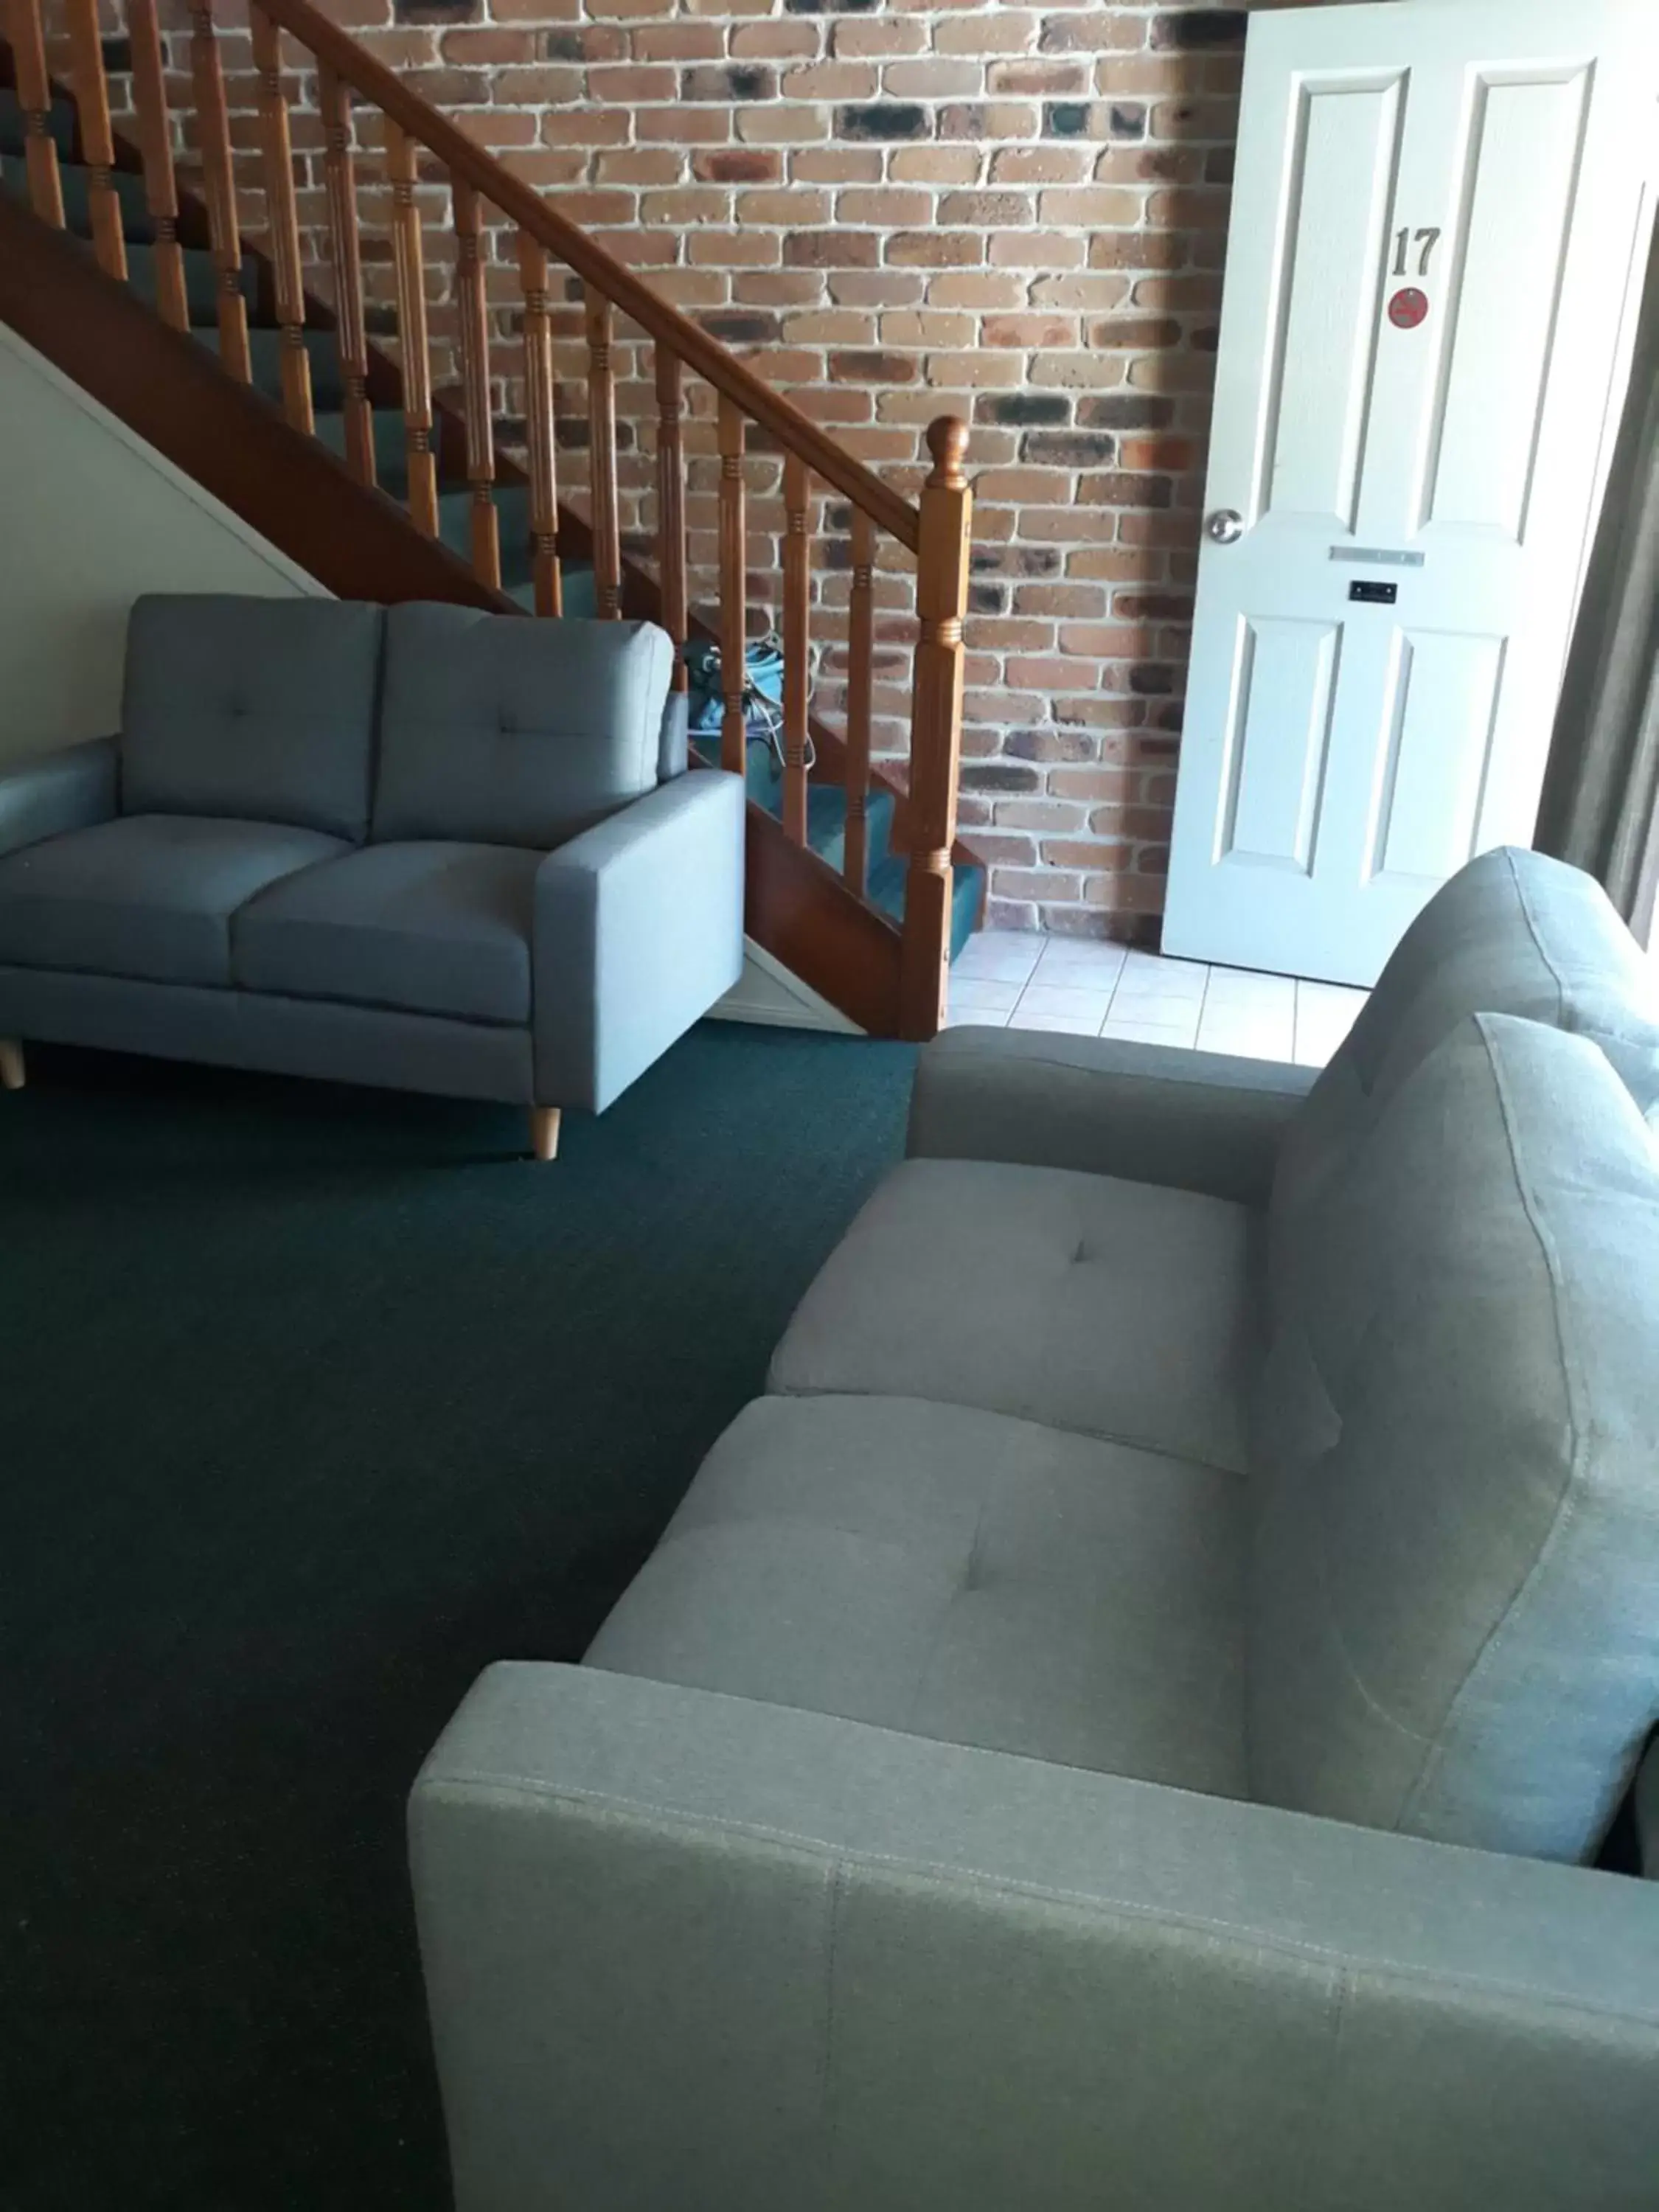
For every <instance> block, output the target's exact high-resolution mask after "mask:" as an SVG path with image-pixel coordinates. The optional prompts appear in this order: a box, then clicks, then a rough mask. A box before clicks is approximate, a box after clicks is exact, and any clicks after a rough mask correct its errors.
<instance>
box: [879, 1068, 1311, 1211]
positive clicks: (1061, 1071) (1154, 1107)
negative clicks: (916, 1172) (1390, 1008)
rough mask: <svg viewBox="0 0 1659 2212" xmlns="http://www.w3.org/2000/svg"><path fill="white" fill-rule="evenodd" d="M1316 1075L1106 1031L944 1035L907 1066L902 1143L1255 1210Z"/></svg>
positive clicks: (919, 1153)
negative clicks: (1122, 1180)
mask: <svg viewBox="0 0 1659 2212" xmlns="http://www.w3.org/2000/svg"><path fill="white" fill-rule="evenodd" d="M1317 1073H1318V1071H1317V1070H1316V1069H1314V1068H1310V1067H1291V1066H1285V1065H1282V1064H1281V1063H1279V1062H1278V1061H1275V1060H1233V1059H1229V1058H1226V1057H1224V1056H1223V1055H1222V1054H1219V1053H1210V1052H1186V1051H1182V1050H1178V1049H1176V1048H1173V1047H1170V1046H1167V1045H1158V1044H1139V1043H1132V1042H1129V1041H1127V1039H1125V1040H1122V1041H1120V1040H1118V1039H1115V1038H1112V1037H1081V1036H1079V1037H1073V1036H1054V1035H1050V1034H1048V1033H1041V1032H1037V1031H1032V1030H991V1029H983V1030H981V1029H974V1028H964V1029H955V1030H946V1031H945V1034H944V1036H940V1037H938V1038H936V1039H935V1040H934V1042H933V1043H932V1044H930V1045H929V1046H928V1047H927V1049H926V1051H925V1052H923V1054H921V1059H920V1060H919V1061H918V1062H917V1065H916V1079H915V1089H914V1091H913V1092H912V1094H911V1100H910V1130H909V1138H908V1146H907V1149H908V1152H909V1153H910V1155H911V1157H912V1158H938V1159H954V1160H1006V1161H1010V1162H1012V1163H1013V1164H1016V1165H1018V1166H1024V1167H1043V1168H1074V1169H1079V1170H1082V1171H1083V1172H1084V1173H1085V1174H1089V1175H1110V1176H1124V1177H1126V1178H1127V1180H1129V1181H1130V1182H1156V1183H1167V1184H1170V1185H1173V1186H1174V1187H1175V1188H1176V1189H1180V1190H1195V1191H1203V1192H1206V1193H1208V1194H1209V1195H1210V1196H1212V1197H1214V1198H1227V1199H1235V1200H1239V1201H1241V1202H1243V1203H1244V1204H1246V1205H1259V1204H1262V1203H1264V1202H1265V1201H1266V1200H1267V1195H1268V1193H1269V1192H1270V1190H1271V1188H1272V1187H1273V1167H1274V1164H1275V1163H1276V1161H1277V1159H1278V1157H1279V1141H1280V1139H1281V1138H1282V1137H1283V1135H1284V1133H1285V1129H1286V1128H1287V1127H1289V1125H1290V1122H1291V1120H1292V1119H1293V1118H1294V1116H1295V1115H1296V1112H1297V1108H1298V1107H1299V1106H1300V1105H1301V1103H1302V1102H1303V1100H1304V1098H1305V1097H1307V1095H1308V1093H1309V1091H1310V1090H1311V1089H1312V1088H1313V1085H1314V1083H1315V1080H1316V1076H1317Z"/></svg>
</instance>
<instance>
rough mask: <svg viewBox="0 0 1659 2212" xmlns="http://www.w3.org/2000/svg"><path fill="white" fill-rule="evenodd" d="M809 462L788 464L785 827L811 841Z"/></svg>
mask: <svg viewBox="0 0 1659 2212" xmlns="http://www.w3.org/2000/svg"><path fill="white" fill-rule="evenodd" d="M807 489H808V477H807V472H806V464H805V461H804V460H802V459H800V457H799V454H797V453H789V454H787V455H786V456H785V459H784V464H783V508H784V526H785V534H784V540H783V828H784V835H785V836H787V837H793V840H794V842H796V844H798V845H804V844H805V842H806V695H807V676H808V673H809V669H810V664H811V651H812V641H811V613H810V609H809V606H808V603H807V602H808V594H809V593H810V592H811V585H812V574H811V546H810V545H809V544H808V543H807V538H806V500H807Z"/></svg>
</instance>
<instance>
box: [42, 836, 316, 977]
mask: <svg viewBox="0 0 1659 2212" xmlns="http://www.w3.org/2000/svg"><path fill="white" fill-rule="evenodd" d="M348 849H349V848H348V847H347V846H346V845H345V844H343V842H342V841H341V840H340V839H339V838H337V837H325V836H320V835H319V833H318V832H317V831H316V830H314V829H287V828H284V827H283V826H282V825H281V824H280V823H273V822H212V821H207V820H204V819H202V818H199V817H197V816H194V815H188V814H185V815H168V814H130V815H127V816H126V817H124V818H123V819H121V820H119V821H115V822H100V823H97V824H96V825H95V826H94V828H92V829H76V830H73V831H71V832H70V835H69V836H64V837H50V838H47V839H46V840H45V842H42V843H40V844H38V845H27V846H25V847H24V848H23V850H22V851H21V853H12V854H8V855H7V856H6V857H5V858H4V859H0V966H6V965H10V966H15V967H18V968H60V969H82V970H84V971H85V972H87V973H88V974H92V975H124V976H131V977H134V978H137V979H140V980H143V981H147V982H153V983H204V984H208V985H211V986H215V987H219V988H223V987H226V986H228V984H229V982H230V980H231V975H230V930H231V917H232V915H234V914H235V912H236V910H237V908H239V907H240V906H241V905H242V904H243V903H244V902H245V901H246V900H248V899H250V898H252V896H253V895H254V894H255V892H256V891H261V890H264V889H265V888H266V886H267V885H268V884H274V883H276V882H279V881H281V880H282V879H283V878H287V877H291V876H293V875H295V874H296V873H297V872H301V871H310V870H312V869H314V868H315V867H316V866H318V864H319V862H320V861H325V860H333V859H334V858H335V857H336V856H337V854H342V853H344V852H346V851H347V850H348Z"/></svg>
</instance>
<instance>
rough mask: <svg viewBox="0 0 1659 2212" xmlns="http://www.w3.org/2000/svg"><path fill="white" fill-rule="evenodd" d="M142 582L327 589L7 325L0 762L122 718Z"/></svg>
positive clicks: (0, 387) (151, 585)
mask: <svg viewBox="0 0 1659 2212" xmlns="http://www.w3.org/2000/svg"><path fill="white" fill-rule="evenodd" d="M140 592H249V593H254V594H258V596H260V597H266V598H296V597H301V596H304V595H306V594H311V595H313V596H319V597H320V596H323V592H322V586H320V585H319V584H318V583H316V582H314V581H313V579H312V578H311V577H309V576H307V575H306V574H304V573H303V572H302V571H301V569H299V568H295V565H294V563H293V562H291V561H290V560H289V559H288V558H287V557H286V556H284V555H283V554H281V553H279V552H278V551H277V550H276V547H275V546H273V545H270V544H267V543H266V542H265V540H264V538H261V537H260V536H259V535H258V532H257V531H253V530H251V529H250V528H249V527H248V526H247V525H246V523H245V522H243V521H241V520H240V519H239V518H238V517H237V516H236V515H234V514H233V513H231V512H230V510H229V508H228V507H222V506H221V505H220V503H219V501H217V500H216V499H212V498H210V496H209V495H208V494H207V493H206V492H204V490H203V489H201V487H200V485H199V484H195V483H191V480H190V479H189V477H185V476H183V475H181V474H180V473H179V471H178V470H177V469H175V468H174V467H173V465H172V464H171V462H169V461H166V460H164V459H162V458H161V455H160V454H159V453H155V451H153V450H152V448H151V447H148V446H146V445H145V444H144V443H143V441H142V440H140V439H138V438H136V437H135V436H134V435H133V434H132V432H131V430H129V429H128V428H126V426H125V424H124V423H122V422H118V421H117V420H116V418H115V417H114V416H112V415H111V414H109V413H107V412H106V410H105V409H103V408H101V407H100V406H99V405H98V404H96V402H95V401H94V400H91V399H89V398H88V397H87V395H86V393H85V392H82V390H81V389H80V387H79V386H77V385H75V384H72V383H71V382H70V380H69V379H68V378H67V377H65V376H64V375H62V374H60V373H59V371H58V370H57V369H56V368H53V367H52V363H51V362H48V361H46V360H45V359H44V358H43V357H42V356H40V354H38V353H36V352H35V351H34V349H33V348H32V347H30V346H27V345H25V344H24V343H23V342H22V340H21V338H20V337H17V336H16V335H15V332H13V331H9V330H7V329H5V328H4V327H3V325H0V761H5V760H12V759H15V758H16V757H18V756H19V755H20V754H22V753H30V752H38V751H40V750H43V749H45V748H46V747H48V746H57V745H66V744H74V743H76V740H77V739H79V738H97V737H103V736H105V735H106V734H107V733H108V732H111V731H112V730H114V729H115V728H116V727H117V726H118V722H119V719H120V702H121V662H122V655H123V653H124V650H125V641H126V620H127V610H128V608H129V607H131V605H132V602H133V601H134V599H137V597H138V595H139V593H140Z"/></svg>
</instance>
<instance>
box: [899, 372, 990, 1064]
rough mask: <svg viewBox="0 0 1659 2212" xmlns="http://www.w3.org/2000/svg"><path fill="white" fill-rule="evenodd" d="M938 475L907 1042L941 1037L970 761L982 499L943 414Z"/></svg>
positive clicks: (914, 846) (924, 556)
mask: <svg viewBox="0 0 1659 2212" xmlns="http://www.w3.org/2000/svg"><path fill="white" fill-rule="evenodd" d="M927 450H928V452H929V453H931V454H932V455H933V472H932V474H931V475H930V476H929V477H928V478H927V483H926V484H925V486H924V487H923V489H922V494H921V530H920V533H919V536H918V539H917V547H916V556H917V567H916V615H917V618H918V622H919V625H920V632H921V634H920V635H919V637H918V638H917V641H916V659H915V688H914V690H913V692H912V695H911V706H910V795H909V801H908V822H909V846H910V866H909V870H908V876H907V878H906V883H905V891H904V949H903V956H902V962H901V966H900V974H899V1021H900V1027H901V1030H902V1034H903V1035H904V1036H907V1037H913V1038H916V1039H918V1040H923V1039H926V1038H927V1037H931V1036H934V1035H936V1034H937V1032H938V1030H939V1027H940V1025H941V1024H942V1023H943V1021H944V1019H945V981H946V976H947V974H948V971H949V968H950V961H951V846H952V845H953V844H954V842H956V834H957V770H958V768H959V766H960V760H961V753H962V681H963V637H962V625H963V617H964V616H965V615H966V613H967V611H968V550H969V532H970V530H971V528H972V525H973V513H974V495H973V493H972V492H971V491H970V490H969V488H968V478H967V477H966V475H965V474H964V473H963V460H964V459H966V457H967V453H968V426H967V424H966V423H965V422H958V421H957V418H956V416H953V415H942V416H939V420H938V421H937V422H931V423H929V425H928V426H927Z"/></svg>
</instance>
